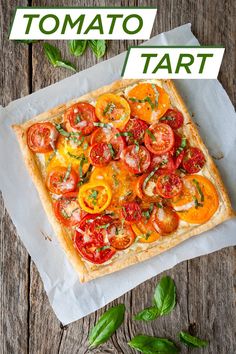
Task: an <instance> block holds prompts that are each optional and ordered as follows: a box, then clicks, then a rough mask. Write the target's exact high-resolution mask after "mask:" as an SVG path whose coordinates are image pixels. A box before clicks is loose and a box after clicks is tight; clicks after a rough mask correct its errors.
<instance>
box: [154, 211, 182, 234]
mask: <svg viewBox="0 0 236 354" xmlns="http://www.w3.org/2000/svg"><path fill="white" fill-rule="evenodd" d="M152 223H153V226H154V227H155V229H156V231H157V232H159V233H160V234H162V235H163V234H164V235H166V234H170V233H172V232H174V231H176V230H177V228H178V226H179V216H178V214H177V213H176V212H175V211H174V210H173V209H172V208H171V207H168V206H167V207H163V208H157V207H156V208H155V210H154V213H153V214H152Z"/></svg>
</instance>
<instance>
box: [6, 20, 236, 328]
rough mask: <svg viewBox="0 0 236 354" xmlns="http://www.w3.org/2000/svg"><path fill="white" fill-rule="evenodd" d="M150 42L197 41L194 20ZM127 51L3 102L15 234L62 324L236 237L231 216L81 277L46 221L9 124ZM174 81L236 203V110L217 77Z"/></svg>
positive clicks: (60, 98) (98, 77)
mask: <svg viewBox="0 0 236 354" xmlns="http://www.w3.org/2000/svg"><path fill="white" fill-rule="evenodd" d="M146 43H149V44H152V45H198V44H199V42H198V41H197V39H196V38H195V37H194V36H193V34H192V32H191V25H190V24H186V25H183V26H181V27H178V28H176V29H174V30H172V31H169V32H167V33H162V34H160V35H158V36H155V37H153V38H152V39H151V40H150V41H148V42H146ZM146 43H145V44H146ZM212 44H213V43H212ZM124 58H125V53H123V54H120V55H118V56H116V57H114V58H112V59H110V60H107V61H104V62H102V63H100V64H97V65H95V66H93V67H91V68H89V69H87V70H85V71H82V72H80V73H78V74H75V75H72V76H71V77H69V78H67V79H65V80H63V81H60V82H58V83H57V84H54V85H52V86H49V87H47V88H45V89H42V90H40V91H37V92H35V93H34V94H32V95H30V96H27V97H24V98H21V99H19V100H17V101H14V102H12V103H10V104H9V105H8V106H7V107H6V108H3V107H0V166H1V167H0V188H1V190H2V193H3V197H4V200H5V204H6V207H7V210H8V212H9V214H10V216H11V218H12V220H13V222H14V224H15V226H16V228H17V231H18V234H19V236H20V238H21V239H22V241H23V243H24V245H25V247H26V248H27V250H28V252H29V254H30V255H31V257H32V259H33V261H34V262H35V264H36V265H37V267H38V270H39V272H40V274H41V277H42V280H43V283H44V287H45V289H46V292H47V294H48V297H49V300H50V303H51V305H52V307H53V309H54V311H55V313H56V315H57V317H58V318H59V320H60V321H61V322H62V323H63V324H68V323H70V322H72V321H75V320H77V319H79V318H81V317H83V316H86V315H87V314H89V313H91V312H93V311H95V310H97V309H99V308H101V307H102V306H104V305H105V304H107V303H108V302H110V301H112V300H113V299H115V298H117V297H119V296H120V295H122V294H124V293H125V292H127V291H129V290H130V289H132V288H134V287H135V286H137V285H138V284H140V283H141V282H143V281H145V280H147V279H149V278H151V277H152V276H154V275H156V274H158V273H160V272H162V271H164V270H166V269H169V268H171V267H173V266H174V265H176V264H177V263H179V262H182V261H184V260H186V259H190V258H194V257H197V256H200V255H203V254H207V253H210V252H213V251H216V250H219V249H221V248H223V247H226V246H231V245H235V244H236V220H235V219H234V220H230V221H228V222H226V223H224V224H222V225H219V226H217V227H216V228H214V230H211V231H208V232H206V233H204V234H202V235H200V236H196V237H193V238H191V239H189V240H187V241H185V242H184V243H182V244H181V245H179V246H177V247H175V248H174V249H172V250H170V251H167V252H165V253H164V254H161V255H159V256H157V257H154V258H152V259H150V260H148V261H146V262H143V263H141V264H138V265H135V266H132V267H129V268H127V269H124V270H122V271H119V272H116V273H114V274H112V275H108V276H105V277H103V278H99V279H97V280H94V281H92V282H89V283H87V284H83V285H81V284H80V282H79V279H78V275H77V274H76V272H75V271H74V269H73V268H72V266H71V264H70V263H69V261H68V260H67V258H66V256H65V254H64V252H63V250H62V249H61V247H60V245H59V243H58V241H57V238H56V236H55V235H54V233H53V230H52V228H51V226H50V224H49V222H48V220H47V217H46V215H45V212H44V210H43V207H42V205H41V202H40V200H39V197H38V195H37V191H36V189H35V187H34V185H33V183H32V181H31V178H30V176H29V175H28V173H27V171H26V168H25V166H24V163H23V160H22V157H21V153H20V150H19V146H18V143H17V141H16V138H15V135H14V133H13V131H12V130H11V128H10V126H11V124H13V123H16V122H17V123H20V122H23V121H25V120H27V119H29V118H31V117H33V116H34V115H36V114H39V113H41V112H44V111H47V110H48V109H50V108H52V107H54V106H56V105H58V104H60V103H63V102H67V101H68V100H70V99H72V98H76V97H79V96H81V95H83V94H85V93H86V92H88V91H91V90H94V89H96V88H98V87H100V86H103V85H106V84H109V83H111V82H112V81H114V80H116V79H119V77H120V72H121V69H122V66H123V62H124ZM232 74H234V73H232ZM176 84H177V86H178V88H179V90H180V93H181V94H182V96H183V98H184V100H185V102H186V103H187V105H188V108H189V110H190V112H194V119H195V120H196V122H197V123H198V124H199V125H200V128H199V129H200V133H201V135H202V138H203V140H204V142H205V143H206V145H207V146H208V148H209V150H210V153H211V154H212V155H213V156H219V155H221V154H223V155H224V158H222V159H221V160H219V161H216V162H217V165H218V167H219V169H220V172H221V175H222V177H223V180H224V182H225V184H226V186H227V188H228V191H229V193H230V196H231V199H232V203H233V205H234V207H235V208H236V116H235V111H234V108H233V106H232V104H231V102H230V100H229V97H228V96H227V94H226V92H225V91H224V89H223V88H222V86H221V84H220V83H219V82H218V81H217V80H178V81H176ZM42 232H43V233H45V234H46V235H50V236H51V237H52V241H51V242H50V241H48V240H45V239H44V237H43V235H42ZM6 236H7V235H6ZM9 271H11V270H10V269H9ZM118 284H119V285H118Z"/></svg>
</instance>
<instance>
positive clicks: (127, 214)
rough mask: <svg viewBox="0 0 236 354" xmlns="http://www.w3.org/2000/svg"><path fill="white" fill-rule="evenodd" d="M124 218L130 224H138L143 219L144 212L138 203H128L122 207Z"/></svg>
mask: <svg viewBox="0 0 236 354" xmlns="http://www.w3.org/2000/svg"><path fill="white" fill-rule="evenodd" d="M122 216H123V217H124V219H125V221H127V222H128V223H134V222H138V221H140V220H141V219H142V211H141V208H140V206H139V204H138V203H136V202H127V203H125V204H123V206H122Z"/></svg>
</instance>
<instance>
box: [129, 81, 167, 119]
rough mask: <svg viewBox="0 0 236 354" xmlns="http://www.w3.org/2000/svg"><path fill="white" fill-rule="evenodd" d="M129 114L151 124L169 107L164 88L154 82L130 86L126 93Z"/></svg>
mask: <svg viewBox="0 0 236 354" xmlns="http://www.w3.org/2000/svg"><path fill="white" fill-rule="evenodd" d="M127 98H128V100H129V104H130V108H131V116H133V117H136V118H140V119H142V120H145V121H146V122H147V123H149V124H152V123H154V122H156V121H157V119H159V118H160V117H162V116H163V114H164V113H165V112H166V111H167V109H168V108H169V107H170V99H169V96H168V94H167V93H166V92H165V90H164V89H163V88H161V87H159V86H157V85H155V84H151V83H141V84H138V85H136V86H134V88H132V89H131V90H130V91H129V92H128V95H127Z"/></svg>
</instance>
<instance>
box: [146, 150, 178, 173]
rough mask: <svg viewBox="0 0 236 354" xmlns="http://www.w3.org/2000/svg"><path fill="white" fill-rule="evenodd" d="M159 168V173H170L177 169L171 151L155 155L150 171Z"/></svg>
mask: <svg viewBox="0 0 236 354" xmlns="http://www.w3.org/2000/svg"><path fill="white" fill-rule="evenodd" d="M156 168H158V170H157V174H159V175H160V174H168V173H172V172H174V171H175V169H176V167H175V163H174V160H173V158H172V156H171V154H170V153H166V154H164V155H153V156H152V159H151V163H150V166H149V169H148V172H149V171H150V172H151V171H153V170H154V169H156Z"/></svg>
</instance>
